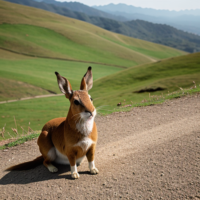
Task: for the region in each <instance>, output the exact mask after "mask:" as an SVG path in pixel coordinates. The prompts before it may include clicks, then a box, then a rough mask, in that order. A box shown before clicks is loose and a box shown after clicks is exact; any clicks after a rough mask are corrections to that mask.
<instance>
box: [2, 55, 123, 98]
mask: <svg viewBox="0 0 200 200" xmlns="http://www.w3.org/2000/svg"><path fill="white" fill-rule="evenodd" d="M88 66H92V68H93V77H94V80H96V79H99V78H102V77H104V76H107V75H110V74H113V73H116V72H118V71H120V70H122V69H121V68H117V67H113V66H106V65H100V64H92V63H80V62H70V61H61V60H51V59H42V58H41V59H39V58H37V59H26V60H25V59H23V60H21V59H20V60H3V59H2V60H1V62H0V85H2V88H3V89H1V93H0V101H3V100H8V99H17V98H18V97H20V96H21V97H24V96H33V95H40V94H47V90H50V91H52V92H54V93H60V90H59V88H58V85H57V79H56V76H55V74H54V72H55V71H58V72H59V73H60V74H61V75H62V76H65V77H67V78H68V79H69V81H70V82H71V84H72V87H73V89H79V86H80V81H81V78H82V77H83V75H84V74H85V72H86V70H87V68H88ZM19 81H20V82H19ZM22 83H23V84H22ZM13 84H15V85H14V87H13ZM17 86H18V88H16V87H17ZM13 90H15V91H14V93H13V92H12V91H13ZM8 91H9V92H8ZM16 93H17V94H16ZM15 94H16V95H15Z"/></svg>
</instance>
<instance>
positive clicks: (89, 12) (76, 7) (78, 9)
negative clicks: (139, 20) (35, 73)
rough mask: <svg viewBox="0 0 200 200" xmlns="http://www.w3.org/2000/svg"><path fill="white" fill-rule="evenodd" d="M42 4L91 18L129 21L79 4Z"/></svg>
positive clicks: (50, 2)
mask: <svg viewBox="0 0 200 200" xmlns="http://www.w3.org/2000/svg"><path fill="white" fill-rule="evenodd" d="M41 2H43V3H47V4H52V5H56V6H59V7H63V8H68V9H70V10H72V11H76V12H81V13H85V14H86V15H89V16H96V17H104V18H109V19H114V20H117V21H128V19H126V18H125V17H123V16H118V15H112V14H109V13H107V12H103V11H100V10H98V9H95V8H92V7H90V6H87V5H85V4H82V3H79V2H60V1H55V0H42V1H41Z"/></svg>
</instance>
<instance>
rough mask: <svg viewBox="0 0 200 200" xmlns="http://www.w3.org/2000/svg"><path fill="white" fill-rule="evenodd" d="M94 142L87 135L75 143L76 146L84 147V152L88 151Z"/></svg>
mask: <svg viewBox="0 0 200 200" xmlns="http://www.w3.org/2000/svg"><path fill="white" fill-rule="evenodd" d="M93 143H94V142H93V141H92V140H91V139H90V138H88V137H85V138H83V139H82V140H81V141H79V142H78V143H77V144H75V145H74V146H79V147H81V148H82V150H83V151H84V152H86V151H87V150H88V149H89V148H90V147H91V145H92V144H93Z"/></svg>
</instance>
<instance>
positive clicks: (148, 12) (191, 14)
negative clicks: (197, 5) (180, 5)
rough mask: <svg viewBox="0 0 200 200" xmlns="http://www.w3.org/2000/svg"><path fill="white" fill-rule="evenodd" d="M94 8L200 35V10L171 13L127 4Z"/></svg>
mask: <svg viewBox="0 0 200 200" xmlns="http://www.w3.org/2000/svg"><path fill="white" fill-rule="evenodd" d="M93 7H94V8H96V9H99V10H101V11H104V12H107V13H110V14H113V15H121V16H124V17H125V18H127V19H129V20H135V19H140V20H145V21H148V22H153V23H160V24H167V25H170V26H173V27H176V28H178V29H180V30H183V31H187V32H191V33H194V34H198V35H200V25H199V22H200V9H196V10H182V11H169V10H156V9H151V8H140V7H135V6H132V5H126V4H108V5H105V6H93Z"/></svg>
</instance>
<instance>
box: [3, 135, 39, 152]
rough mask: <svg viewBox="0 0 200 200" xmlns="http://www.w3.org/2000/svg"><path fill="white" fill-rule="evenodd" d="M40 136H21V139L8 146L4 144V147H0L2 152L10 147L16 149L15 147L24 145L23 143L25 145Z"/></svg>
mask: <svg viewBox="0 0 200 200" xmlns="http://www.w3.org/2000/svg"><path fill="white" fill-rule="evenodd" d="M38 136H39V133H33V134H30V135H25V136H21V137H20V138H18V139H16V140H15V141H13V142H9V143H8V144H4V145H2V146H0V150H3V149H6V148H9V147H14V146H17V145H19V144H23V143H25V142H27V141H29V140H32V139H34V138H37V137H38Z"/></svg>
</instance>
